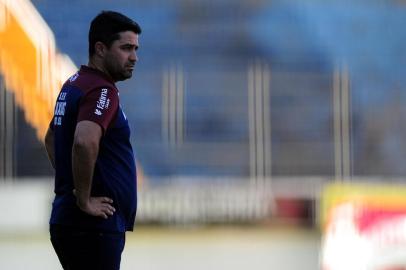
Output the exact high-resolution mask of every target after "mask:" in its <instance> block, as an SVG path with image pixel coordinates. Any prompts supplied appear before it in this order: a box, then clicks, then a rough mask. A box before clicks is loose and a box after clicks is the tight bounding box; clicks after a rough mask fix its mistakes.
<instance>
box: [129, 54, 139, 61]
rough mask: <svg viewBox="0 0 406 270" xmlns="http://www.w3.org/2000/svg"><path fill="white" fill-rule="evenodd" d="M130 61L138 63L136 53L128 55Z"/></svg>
mask: <svg viewBox="0 0 406 270" xmlns="http://www.w3.org/2000/svg"><path fill="white" fill-rule="evenodd" d="M130 61H133V62H137V61H138V56H137V53H136V52H135V51H134V52H133V53H131V54H130Z"/></svg>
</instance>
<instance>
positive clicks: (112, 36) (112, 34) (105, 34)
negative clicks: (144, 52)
mask: <svg viewBox="0 0 406 270" xmlns="http://www.w3.org/2000/svg"><path fill="white" fill-rule="evenodd" d="M124 31H133V32H134V33H136V34H141V27H140V26H139V25H138V23H136V22H135V21H133V20H132V19H130V18H128V17H127V16H125V15H123V14H121V13H118V12H115V11H102V12H100V13H99V15H97V16H96V17H95V18H94V19H93V20H92V22H91V24H90V29H89V56H92V55H93V54H94V53H95V48H94V45H95V44H96V42H98V41H100V42H103V43H104V44H105V45H106V46H107V47H108V48H110V46H111V44H112V43H113V42H114V41H115V40H117V39H119V38H120V35H119V33H120V32H124Z"/></svg>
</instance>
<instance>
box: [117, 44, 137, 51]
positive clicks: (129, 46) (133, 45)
mask: <svg viewBox="0 0 406 270" xmlns="http://www.w3.org/2000/svg"><path fill="white" fill-rule="evenodd" d="M120 47H122V48H134V49H135V50H138V45H136V44H132V43H123V44H121V45H120Z"/></svg>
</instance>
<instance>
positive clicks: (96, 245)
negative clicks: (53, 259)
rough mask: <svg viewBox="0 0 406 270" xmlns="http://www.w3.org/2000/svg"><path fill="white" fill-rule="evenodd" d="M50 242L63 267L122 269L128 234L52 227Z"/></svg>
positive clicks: (95, 269) (59, 226)
mask: <svg viewBox="0 0 406 270" xmlns="http://www.w3.org/2000/svg"><path fill="white" fill-rule="evenodd" d="M50 234H51V242H52V246H53V247H54V249H55V252H56V254H57V255H58V258H59V261H60V263H61V265H62V267H63V269H64V270H119V269H120V262H121V253H122V252H123V249H124V244H125V233H118V232H97V231H91V230H82V229H77V228H69V227H64V226H61V225H51V226H50Z"/></svg>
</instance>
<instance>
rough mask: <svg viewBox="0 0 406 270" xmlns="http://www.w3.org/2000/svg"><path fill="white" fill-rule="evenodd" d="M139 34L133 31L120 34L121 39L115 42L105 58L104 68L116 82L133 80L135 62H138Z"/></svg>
mask: <svg viewBox="0 0 406 270" xmlns="http://www.w3.org/2000/svg"><path fill="white" fill-rule="evenodd" d="M137 49H138V34H136V33H134V32H132V31H125V32H121V33H120V39H118V40H115V41H114V42H113V43H112V44H111V47H110V48H109V49H107V52H106V54H105V57H104V67H105V69H106V71H107V72H108V73H109V75H110V76H111V77H112V79H113V80H114V81H123V80H126V79H129V78H131V76H132V73H133V71H134V67H135V62H137V61H138V57H137V54H136V51H137Z"/></svg>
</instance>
